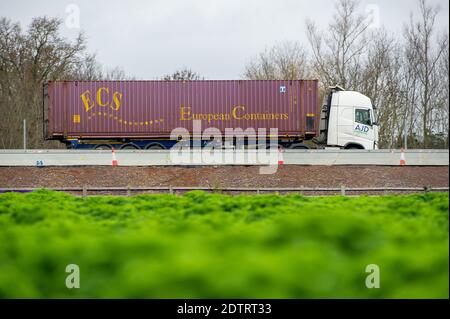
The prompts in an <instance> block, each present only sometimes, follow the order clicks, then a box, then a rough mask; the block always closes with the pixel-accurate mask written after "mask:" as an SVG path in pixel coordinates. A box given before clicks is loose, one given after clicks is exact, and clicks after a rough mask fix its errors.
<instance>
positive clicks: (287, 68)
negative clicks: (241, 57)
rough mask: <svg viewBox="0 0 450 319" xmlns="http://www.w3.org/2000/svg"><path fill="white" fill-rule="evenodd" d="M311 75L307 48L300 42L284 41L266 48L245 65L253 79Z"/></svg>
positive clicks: (276, 78)
mask: <svg viewBox="0 0 450 319" xmlns="http://www.w3.org/2000/svg"><path fill="white" fill-rule="evenodd" d="M308 75H309V69H308V59H307V54H306V50H305V49H304V48H303V47H302V46H301V44H300V43H298V42H284V43H282V44H278V45H275V46H273V47H272V48H270V49H266V50H265V51H264V52H262V53H260V54H259V55H258V56H257V57H256V58H255V59H253V60H252V61H250V62H249V63H248V64H247V65H246V66H245V71H244V77H245V78H247V79H251V80H295V79H302V78H305V77H307V76H308Z"/></svg>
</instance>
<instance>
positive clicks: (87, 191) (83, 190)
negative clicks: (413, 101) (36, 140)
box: [0, 185, 449, 196]
mask: <svg viewBox="0 0 450 319" xmlns="http://www.w3.org/2000/svg"><path fill="white" fill-rule="evenodd" d="M38 189H42V188H23V187H19V188H0V193H7V192H18V193H27V192H32V191H35V190H38ZM45 189H48V190H53V191H61V192H68V193H75V194H79V195H81V196H88V195H100V194H111V195H127V196H131V195H136V194H141V193H168V194H182V193H185V192H189V191H195V190H200V191H205V192H213V193H231V194H233V193H239V194H241V193H250V194H270V193H275V194H287V193H297V194H302V195H317V194H323V195H330V194H331V195H336V194H338V195H342V196H346V195H363V194H369V195H370V194H373V195H377V194H378V195H379V194H393V193H422V192H448V191H449V187H345V186H344V185H342V186H341V187H265V188H257V187H224V188H214V187H195V186H194V187H177V186H151V187H136V186H126V187H90V186H83V187H49V188H45Z"/></svg>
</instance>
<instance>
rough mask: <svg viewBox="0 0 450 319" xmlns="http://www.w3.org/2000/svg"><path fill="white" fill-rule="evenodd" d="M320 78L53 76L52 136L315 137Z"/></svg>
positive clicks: (48, 108)
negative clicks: (263, 133)
mask: <svg viewBox="0 0 450 319" xmlns="http://www.w3.org/2000/svg"><path fill="white" fill-rule="evenodd" d="M317 99H318V82H317V81H316V80H292V81H287V80H286V81H272V80H268V81H266V80H258V81H253V80H230V81H209V80H204V81H203V80H202V81H58V82H49V83H48V87H47V94H45V103H46V104H45V105H44V109H45V110H44V118H45V119H48V122H47V123H46V126H47V138H56V139H66V138H79V139H82V138H126V137H129V138H144V139H145V138H162V137H169V136H170V133H171V131H172V130H173V129H174V128H177V127H183V128H187V129H188V130H189V131H190V132H192V125H193V120H194V119H200V120H201V122H202V130H204V129H205V128H207V127H216V128H218V129H220V130H221V131H222V132H224V130H225V128H238V127H239V128H242V129H244V130H245V129H247V128H254V129H255V130H257V129H258V128H267V129H269V128H278V130H279V135H280V136H291V137H303V136H306V135H308V136H315V135H316V134H317V129H318V124H319V110H318V101H317Z"/></svg>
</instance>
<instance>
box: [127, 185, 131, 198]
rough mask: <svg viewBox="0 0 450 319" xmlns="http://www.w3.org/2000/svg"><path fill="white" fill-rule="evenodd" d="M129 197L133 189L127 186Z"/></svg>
mask: <svg viewBox="0 0 450 319" xmlns="http://www.w3.org/2000/svg"><path fill="white" fill-rule="evenodd" d="M127 196H131V187H130V185H127Z"/></svg>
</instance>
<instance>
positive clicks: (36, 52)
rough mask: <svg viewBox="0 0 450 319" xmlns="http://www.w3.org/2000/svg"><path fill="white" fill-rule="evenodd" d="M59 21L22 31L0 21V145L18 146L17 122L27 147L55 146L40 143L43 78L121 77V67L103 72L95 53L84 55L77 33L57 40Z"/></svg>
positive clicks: (50, 20) (37, 20)
mask: <svg viewBox="0 0 450 319" xmlns="http://www.w3.org/2000/svg"><path fill="white" fill-rule="evenodd" d="M60 28H61V21H60V20H59V19H56V18H48V17H39V18H35V19H33V20H32V22H31V24H30V26H29V27H28V29H27V30H26V31H22V29H21V27H20V25H19V24H18V23H13V22H12V21H10V20H8V19H6V18H0V111H1V113H2V114H3V120H2V121H0V147H2V148H17V147H20V146H21V143H22V132H21V130H22V120H23V119H26V120H27V126H28V130H27V133H28V134H27V135H28V136H27V140H28V146H29V147H31V148H37V147H50V146H51V147H58V146H60V145H59V143H51V142H44V140H43V119H42V85H43V83H45V82H46V81H48V80H70V79H78V80H100V79H118V78H120V79H123V78H125V74H124V72H123V70H121V69H113V70H110V71H109V72H106V73H105V72H103V71H102V67H101V65H100V64H99V63H98V62H97V61H96V59H95V56H94V55H89V54H87V53H86V47H85V38H84V36H83V34H82V33H80V34H79V35H78V36H77V37H76V38H75V40H73V41H69V40H67V39H64V38H62V37H61V36H60V32H59V31H60Z"/></svg>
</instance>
